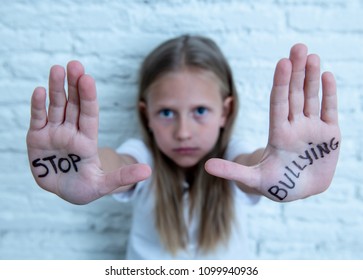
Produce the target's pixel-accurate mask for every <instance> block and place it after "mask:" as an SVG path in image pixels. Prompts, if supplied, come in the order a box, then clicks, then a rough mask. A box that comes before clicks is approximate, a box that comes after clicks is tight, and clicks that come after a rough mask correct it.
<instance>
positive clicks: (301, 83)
mask: <svg viewBox="0 0 363 280" xmlns="http://www.w3.org/2000/svg"><path fill="white" fill-rule="evenodd" d="M321 79H322V92H323V95H322V102H321V106H320V101H319V86H320V60H319V57H318V56H317V55H307V48H306V46H305V45H302V44H297V45H295V46H294V47H292V49H291V52H290V58H289V59H282V60H280V61H279V62H278V64H277V66H276V70H275V75H274V84H273V87H272V91H271V98H270V128H269V139H268V144H267V146H266V148H265V150H264V153H263V156H262V158H261V159H260V161H259V162H258V163H257V164H256V165H254V166H244V165H241V164H238V163H234V162H228V161H224V160H221V159H212V160H210V161H209V162H208V163H207V165H206V168H207V171H208V172H209V173H211V174H213V175H216V176H220V177H223V178H226V179H230V180H235V181H237V182H238V183H240V184H243V185H246V186H248V187H250V188H253V189H255V190H256V191H258V192H259V193H262V194H263V195H265V196H266V197H268V198H270V199H272V200H275V201H281V202H286V201H292V200H296V199H300V198H305V197H308V196H310V195H314V194H318V193H321V192H323V191H324V190H326V189H327V188H328V187H329V185H330V183H331V181H332V178H333V175H334V172H335V168H336V165H337V161H338V156H339V149H340V141H341V136H340V129H339V125H338V113H337V97H336V85H335V80H334V77H333V75H332V74H331V73H329V72H326V73H324V74H323V75H322V77H321Z"/></svg>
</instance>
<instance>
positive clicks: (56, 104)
mask: <svg viewBox="0 0 363 280" xmlns="http://www.w3.org/2000/svg"><path fill="white" fill-rule="evenodd" d="M64 80H65V71H64V68H63V67H62V66H59V65H55V66H53V67H52V68H51V69H50V74H49V110H48V121H49V122H50V123H51V124H53V125H60V124H62V123H63V121H64V113H65V107H66V102H67V99H66V92H65V90H64Z"/></svg>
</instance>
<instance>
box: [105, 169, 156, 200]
mask: <svg viewBox="0 0 363 280" xmlns="http://www.w3.org/2000/svg"><path fill="white" fill-rule="evenodd" d="M150 175H151V168H150V166H148V165H146V164H132V165H128V166H125V167H123V168H121V169H119V170H116V171H113V172H110V173H107V174H106V175H105V177H104V183H103V189H102V192H104V193H103V195H104V194H108V193H110V192H112V191H113V190H115V189H117V188H119V187H122V186H125V187H126V186H130V185H134V184H136V183H138V182H140V181H143V180H145V179H147V178H149V177H150Z"/></svg>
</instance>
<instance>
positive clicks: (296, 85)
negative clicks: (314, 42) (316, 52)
mask: <svg viewBox="0 0 363 280" xmlns="http://www.w3.org/2000/svg"><path fill="white" fill-rule="evenodd" d="M307 52H308V49H307V47H306V46H305V45H303V44H296V45H295V46H293V47H292V48H291V51H290V60H291V63H292V73H291V81H290V94H289V105H290V112H289V119H290V120H292V119H294V118H296V117H298V116H300V115H302V114H303V108H304V80H305V66H306V60H307Z"/></svg>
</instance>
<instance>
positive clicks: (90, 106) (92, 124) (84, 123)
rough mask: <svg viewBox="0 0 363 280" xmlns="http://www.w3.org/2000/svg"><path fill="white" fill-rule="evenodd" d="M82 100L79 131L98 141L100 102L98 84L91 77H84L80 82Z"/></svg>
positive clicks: (80, 97) (79, 88)
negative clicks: (98, 100)
mask: <svg viewBox="0 0 363 280" xmlns="http://www.w3.org/2000/svg"><path fill="white" fill-rule="evenodd" d="M78 91H79V99H80V102H79V103H80V113H79V130H80V132H82V133H83V134H84V135H86V136H87V137H88V138H90V139H93V140H97V132H98V102H97V94H96V84H95V81H94V79H93V78H92V77H91V76H89V75H83V76H81V77H80V78H79V81H78Z"/></svg>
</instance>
